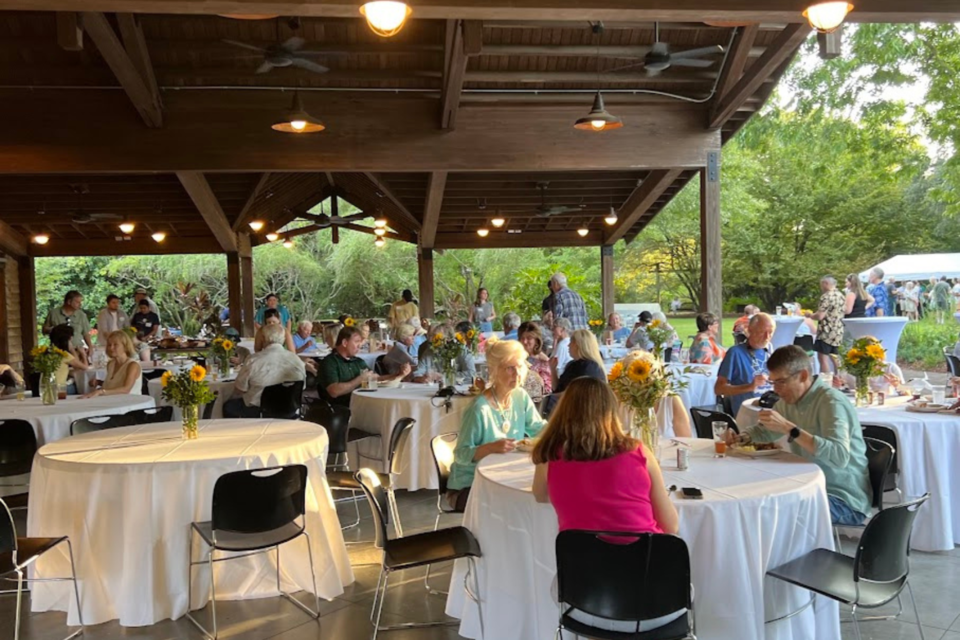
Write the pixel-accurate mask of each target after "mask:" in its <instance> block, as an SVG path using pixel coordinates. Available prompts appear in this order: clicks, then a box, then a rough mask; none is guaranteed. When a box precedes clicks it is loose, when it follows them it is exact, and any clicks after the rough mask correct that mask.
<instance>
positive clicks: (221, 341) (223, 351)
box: [210, 336, 237, 376]
mask: <svg viewBox="0 0 960 640" xmlns="http://www.w3.org/2000/svg"><path fill="white" fill-rule="evenodd" d="M236 348H237V345H235V344H234V343H233V340H231V339H230V338H227V337H225V336H219V337H217V338H214V339H213V343H212V344H211V345H210V349H211V351H213V355H214V357H215V358H216V359H217V362H218V363H219V366H220V375H221V376H225V375H227V373H229V371H230V358H231V357H233V355H234V352H235V350H236Z"/></svg>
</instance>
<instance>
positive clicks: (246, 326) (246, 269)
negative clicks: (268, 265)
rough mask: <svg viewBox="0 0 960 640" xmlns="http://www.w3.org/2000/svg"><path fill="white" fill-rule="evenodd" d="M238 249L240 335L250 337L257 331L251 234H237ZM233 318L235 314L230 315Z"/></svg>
mask: <svg viewBox="0 0 960 640" xmlns="http://www.w3.org/2000/svg"><path fill="white" fill-rule="evenodd" d="M237 248H238V249H240V251H239V252H238V254H237V255H238V256H239V257H240V309H241V313H240V316H241V318H242V325H241V331H240V335H242V336H246V337H250V336H252V335H254V333H255V332H256V329H254V326H253V316H254V314H255V313H256V309H254V303H255V302H256V300H257V292H256V291H254V290H253V248H252V247H251V245H250V234H249V233H238V234H237ZM230 315H231V317H232V316H233V314H232V313H231V314H230Z"/></svg>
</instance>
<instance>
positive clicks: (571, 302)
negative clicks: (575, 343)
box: [553, 287, 587, 331]
mask: <svg viewBox="0 0 960 640" xmlns="http://www.w3.org/2000/svg"><path fill="white" fill-rule="evenodd" d="M560 318H566V319H567V320H569V321H570V324H571V325H573V329H574V331H576V330H577V329H586V328H587V307H586V305H585V304H584V303H583V298H581V297H580V294H579V293H577V292H576V291H572V290H570V289H568V288H567V287H564V288H563V289H560V291H557V292H556V293H554V294H553V319H554V320H559V319H560Z"/></svg>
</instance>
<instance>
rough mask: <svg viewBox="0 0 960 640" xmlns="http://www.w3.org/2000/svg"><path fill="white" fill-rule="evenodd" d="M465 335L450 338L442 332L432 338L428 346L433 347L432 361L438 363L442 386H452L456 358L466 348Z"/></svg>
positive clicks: (460, 334)
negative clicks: (442, 379)
mask: <svg viewBox="0 0 960 640" xmlns="http://www.w3.org/2000/svg"><path fill="white" fill-rule="evenodd" d="M466 342H467V341H466V335H464V334H462V333H459V332H458V333H457V334H456V335H454V337H452V338H448V337H446V336H445V335H444V334H443V333H442V332H439V333H437V334H436V335H435V336H433V339H432V340H431V341H430V346H431V347H433V359H434V361H439V362H440V368H441V370H442V371H443V378H444V384H446V385H448V386H449V385H452V384H453V383H454V379H455V377H456V373H457V358H459V357H460V355H461V354H462V353H463V351H464V349H466V348H467V344H466Z"/></svg>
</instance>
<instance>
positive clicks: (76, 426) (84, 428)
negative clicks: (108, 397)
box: [70, 415, 129, 436]
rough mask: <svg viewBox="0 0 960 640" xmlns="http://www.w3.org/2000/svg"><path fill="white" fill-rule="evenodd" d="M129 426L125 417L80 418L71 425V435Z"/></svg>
mask: <svg viewBox="0 0 960 640" xmlns="http://www.w3.org/2000/svg"><path fill="white" fill-rule="evenodd" d="M128 424H129V423H128V422H127V419H126V416H125V415H119V416H93V417H92V418H79V419H77V420H74V421H73V422H71V423H70V435H72V436H77V435H80V434H81V433H90V432H91V431H103V430H104V429H116V428H117V427H126V426H127V425H128Z"/></svg>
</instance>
